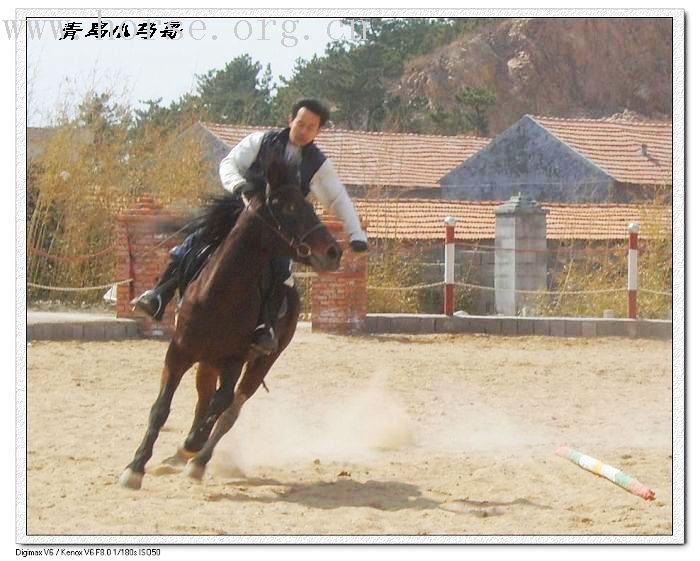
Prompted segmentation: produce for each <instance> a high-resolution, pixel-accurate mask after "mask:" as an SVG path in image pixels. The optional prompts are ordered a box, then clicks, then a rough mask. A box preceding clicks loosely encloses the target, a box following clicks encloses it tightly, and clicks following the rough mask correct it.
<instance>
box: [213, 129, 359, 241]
mask: <svg viewBox="0 0 700 561" xmlns="http://www.w3.org/2000/svg"><path fill="white" fill-rule="evenodd" d="M264 134H265V133H264V132H254V133H252V134H249V135H248V136H246V137H245V138H244V139H243V140H241V141H240V142H239V143H238V144H237V145H236V146H235V147H234V148H233V150H231V152H229V154H228V156H226V157H225V158H224V159H223V160H222V161H221V165H220V166H219V176H220V177H221V183H222V184H223V186H224V189H226V190H227V191H229V192H231V193H233V192H234V191H235V190H236V188H237V187H240V186H241V185H243V184H244V183H245V182H246V181H245V177H244V175H245V173H246V172H247V171H248V169H249V168H250V166H252V165H253V162H254V161H255V158H257V157H258V152H260V146H261V145H262V139H263V135H264ZM285 156H286V158H287V159H288V160H297V161H298V160H299V159H300V158H301V148H300V147H298V146H295V145H294V144H292V143H291V142H288V143H287V150H286V151H285ZM309 187H310V189H311V192H312V193H313V194H314V195H315V196H316V198H317V199H318V200H319V201H320V203H321V204H322V205H323V207H324V208H325V209H326V210H328V211H330V212H332V213H333V214H335V215H336V216H337V217H338V218H340V219H341V220H342V221H343V224H344V225H345V230H346V232H347V233H348V236H349V237H350V241H363V242H365V243H366V242H367V234H365V232H363V231H362V226H361V224H360V219H359V218H358V217H357V213H356V212H355V207H354V206H353V204H352V201H351V200H350V197H349V196H348V193H347V191H346V190H345V187H344V186H343V184H342V183H341V181H340V178H339V177H338V174H337V173H336V172H335V168H334V167H333V164H332V163H331V161H330V160H329V159H328V158H326V161H325V162H323V164H322V165H321V167H320V168H318V171H317V172H316V173H315V174H314V176H313V177H312V178H311V182H310V184H309Z"/></svg>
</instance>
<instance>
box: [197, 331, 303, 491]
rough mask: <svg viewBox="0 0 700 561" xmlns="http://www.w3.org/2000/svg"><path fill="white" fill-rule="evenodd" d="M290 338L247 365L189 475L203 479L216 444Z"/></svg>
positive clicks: (285, 338)
mask: <svg viewBox="0 0 700 561" xmlns="http://www.w3.org/2000/svg"><path fill="white" fill-rule="evenodd" d="M290 340H291V336H289V337H283V338H282V340H281V341H280V343H281V345H280V348H279V349H278V351H277V352H275V353H274V354H272V355H270V356H259V357H257V358H256V359H255V360H253V361H251V362H249V363H248V364H247V365H246V369H245V372H244V374H243V376H242V377H241V381H240V383H239V384H238V386H237V387H236V391H235V392H234V394H233V403H232V404H231V406H230V407H229V408H228V409H227V410H226V411H224V412H223V413H222V414H221V416H220V417H219V419H218V420H217V421H216V425H215V426H214V430H213V432H212V434H211V436H210V437H209V439H208V440H207V442H206V444H204V446H203V447H202V449H201V450H200V451H199V452H198V453H197V454H196V455H195V456H194V457H193V458H192V459H191V460H190V461H189V463H188V464H187V468H186V473H187V475H188V476H189V477H191V478H192V479H197V480H201V479H202V477H204V472H205V470H206V466H207V464H208V463H209V461H210V460H211V458H212V456H213V454H214V449H215V447H216V445H217V444H218V443H219V441H220V440H221V439H222V438H223V436H224V435H225V434H226V433H227V432H229V431H230V430H231V428H232V427H233V425H234V424H235V422H236V420H237V419H238V416H239V415H240V413H241V409H242V408H243V405H244V404H245V403H246V402H247V401H248V400H249V399H250V398H251V397H252V396H253V394H254V393H255V392H256V391H257V390H258V388H259V387H260V385H261V384H262V382H263V380H264V379H265V376H266V375H267V373H268V372H269V371H270V368H272V365H273V364H274V363H275V361H276V360H277V358H278V357H279V355H280V354H281V353H282V350H284V348H285V347H286V346H287V345H288V344H289V341H290Z"/></svg>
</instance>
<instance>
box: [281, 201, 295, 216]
mask: <svg viewBox="0 0 700 561" xmlns="http://www.w3.org/2000/svg"><path fill="white" fill-rule="evenodd" d="M296 211H297V207H296V205H295V204H294V203H289V204H288V205H287V206H286V207H284V212H285V214H294V213H295V212H296Z"/></svg>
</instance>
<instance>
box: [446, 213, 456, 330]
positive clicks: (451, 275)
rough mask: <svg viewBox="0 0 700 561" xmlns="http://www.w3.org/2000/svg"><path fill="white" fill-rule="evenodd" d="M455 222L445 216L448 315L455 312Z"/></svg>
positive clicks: (454, 219)
mask: <svg viewBox="0 0 700 561" xmlns="http://www.w3.org/2000/svg"><path fill="white" fill-rule="evenodd" d="M455 224H457V219H456V218H453V217H452V216H448V217H446V218H445V296H444V305H443V312H444V314H445V315H446V316H451V315H454V313H455Z"/></svg>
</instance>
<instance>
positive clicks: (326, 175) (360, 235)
mask: <svg viewBox="0 0 700 561" xmlns="http://www.w3.org/2000/svg"><path fill="white" fill-rule="evenodd" d="M310 187H311V192H312V193H313V194H314V195H315V196H316V198H317V199H318V200H319V201H320V202H321V204H322V205H323V207H324V208H325V209H326V210H329V211H331V212H332V213H333V214H335V215H336V216H337V217H338V218H340V219H341V220H342V221H343V224H344V225H345V231H346V232H347V233H348V236H349V237H350V241H351V242H364V243H365V244H366V243H367V234H366V233H365V232H363V231H362V226H361V224H360V219H359V218H358V217H357V212H355V207H354V206H353V204H352V201H351V200H350V197H349V196H348V192H347V191H346V190H345V187H344V185H343V183H342V182H341V181H340V178H339V177H338V174H337V173H336V172H335V168H334V167H333V163H332V162H331V161H330V160H328V159H327V160H326V161H325V162H323V165H322V166H321V167H320V168H319V169H318V171H317V172H316V173H315V174H314V176H313V177H312V178H311V185H310Z"/></svg>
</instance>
